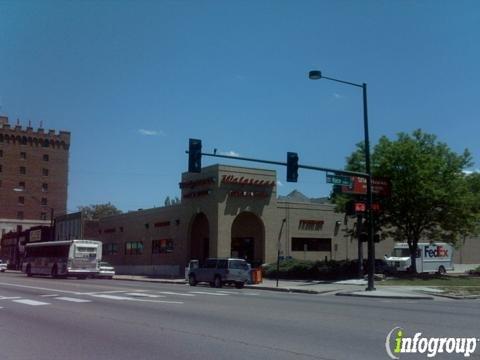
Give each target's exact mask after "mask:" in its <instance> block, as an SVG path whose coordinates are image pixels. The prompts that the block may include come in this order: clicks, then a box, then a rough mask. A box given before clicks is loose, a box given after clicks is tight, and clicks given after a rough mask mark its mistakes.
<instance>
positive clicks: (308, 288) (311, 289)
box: [114, 275, 439, 300]
mask: <svg viewBox="0 0 480 360" xmlns="http://www.w3.org/2000/svg"><path fill="white" fill-rule="evenodd" d="M114 279H116V280H129V281H144V282H153V283H163V284H179V285H185V284H186V283H187V282H186V281H185V279H183V278H175V279H165V278H155V277H148V276H140V275H115V277H114ZM366 286H367V282H366V280H363V279H353V280H346V281H338V282H327V281H312V280H279V282H278V287H277V282H276V280H272V279H263V282H262V283H261V284H255V285H245V288H248V289H255V290H269V291H279V292H291V293H303V294H332V295H338V296H358V297H369V298H387V299H415V300H419V299H424V300H426V299H428V300H433V299H434V296H432V295H431V293H435V292H437V291H439V290H437V289H434V288H424V287H413V286H394V287H393V286H382V285H379V283H376V285H375V286H376V289H377V290H375V291H365V288H366ZM426 292H428V293H430V294H427V293H426Z"/></svg>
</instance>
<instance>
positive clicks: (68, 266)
mask: <svg viewBox="0 0 480 360" xmlns="http://www.w3.org/2000/svg"><path fill="white" fill-rule="evenodd" d="M101 259H102V243H101V242H100V241H95V240H67V241H46V242H36V243H30V244H26V245H25V256H24V258H23V263H22V271H23V272H24V273H25V274H27V276H32V275H51V276H52V277H54V278H55V277H67V276H75V277H77V278H79V279H85V278H87V277H88V276H90V275H95V274H96V273H97V272H98V266H99V265H98V264H99V262H100V260H101Z"/></svg>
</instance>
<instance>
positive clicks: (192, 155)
mask: <svg viewBox="0 0 480 360" xmlns="http://www.w3.org/2000/svg"><path fill="white" fill-rule="evenodd" d="M201 170H202V140H198V139H190V140H189V143H188V172H192V173H199V172H200V171H201Z"/></svg>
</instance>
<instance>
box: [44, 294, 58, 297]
mask: <svg viewBox="0 0 480 360" xmlns="http://www.w3.org/2000/svg"><path fill="white" fill-rule="evenodd" d="M40 296H41V297H55V296H58V294H47V295H40Z"/></svg>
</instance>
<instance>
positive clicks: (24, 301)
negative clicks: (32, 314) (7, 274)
mask: <svg viewBox="0 0 480 360" xmlns="http://www.w3.org/2000/svg"><path fill="white" fill-rule="evenodd" d="M12 301H13V302H16V303H19V304H24V305H31V306H40V305H50V303H45V302H41V301H36V300H28V299H20V300H12Z"/></svg>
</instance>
